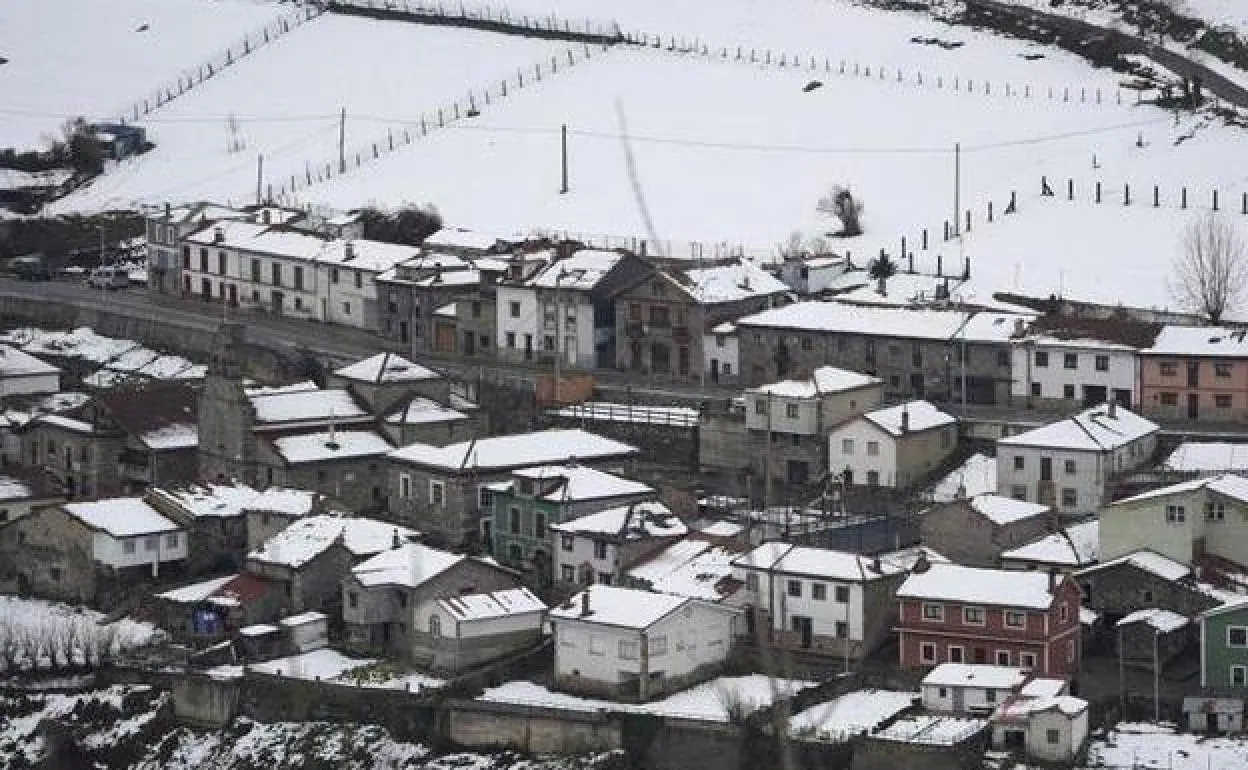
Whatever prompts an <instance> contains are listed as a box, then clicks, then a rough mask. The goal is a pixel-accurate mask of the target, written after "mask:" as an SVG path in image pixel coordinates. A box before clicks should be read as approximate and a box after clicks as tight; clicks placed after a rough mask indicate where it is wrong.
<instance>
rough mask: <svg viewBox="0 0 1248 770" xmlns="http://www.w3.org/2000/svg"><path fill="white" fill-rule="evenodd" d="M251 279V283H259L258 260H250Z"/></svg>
mask: <svg viewBox="0 0 1248 770" xmlns="http://www.w3.org/2000/svg"><path fill="white" fill-rule="evenodd" d="M251 281H252V283H260V260H258V259H253V260H251Z"/></svg>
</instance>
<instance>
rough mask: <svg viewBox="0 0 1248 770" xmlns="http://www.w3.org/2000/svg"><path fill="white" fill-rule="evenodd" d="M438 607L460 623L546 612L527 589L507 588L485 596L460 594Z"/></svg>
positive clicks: (442, 600) (439, 603) (542, 603)
mask: <svg viewBox="0 0 1248 770" xmlns="http://www.w3.org/2000/svg"><path fill="white" fill-rule="evenodd" d="M438 606H439V607H441V608H442V610H443V611H444V612H446V613H447V614H448V615H450V616H451V617H453V618H455V619H456V620H458V621H460V622H471V621H474V620H492V619H494V618H502V617H507V616H509V615H527V614H529V613H534V612H545V611H546V603H545V602H543V601H542V600H541V599H539V598H537V597H536V596H534V595H533V593H532V592H531V591H529V589H527V588H509V589H506V590H503V591H493V592H491V593H485V594H461V595H459V596H452V597H448V598H446V599H441V600H439V601H438Z"/></svg>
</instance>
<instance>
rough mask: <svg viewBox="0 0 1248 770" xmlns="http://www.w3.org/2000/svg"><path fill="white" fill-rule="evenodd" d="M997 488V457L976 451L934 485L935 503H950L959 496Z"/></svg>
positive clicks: (932, 493)
mask: <svg viewBox="0 0 1248 770" xmlns="http://www.w3.org/2000/svg"><path fill="white" fill-rule="evenodd" d="M996 489H997V458H995V457H989V456H988V455H986V454H983V453H980V452H976V453H975V454H973V455H971V456H970V457H968V458H967V460H966V462H964V463H963V464H962V465H961V466H959V467H958V468H955V469H954V470H952V471H950V472H949V474H948V475H946V476H945V477H944V478H943V479H941V480H940V481H938V482H936V484H935V486H933V487H932V491H931V498H932V502H935V503H950V502H953V501H954V500H957V499H958V498H959V497H967V496H969V497H975V496H976V495H982V494H984V493H986V492H995V491H996Z"/></svg>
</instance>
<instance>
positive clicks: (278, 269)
mask: <svg viewBox="0 0 1248 770" xmlns="http://www.w3.org/2000/svg"><path fill="white" fill-rule="evenodd" d="M270 269H271V271H272V273H273V285H274V286H281V285H282V266H281V265H279V264H278V263H276V262H274V263H273V266H272V268H270Z"/></svg>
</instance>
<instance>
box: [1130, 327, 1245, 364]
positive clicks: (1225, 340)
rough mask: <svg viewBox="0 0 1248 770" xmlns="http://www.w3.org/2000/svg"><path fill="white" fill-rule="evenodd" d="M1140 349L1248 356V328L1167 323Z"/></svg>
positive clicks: (1153, 352)
mask: <svg viewBox="0 0 1248 770" xmlns="http://www.w3.org/2000/svg"><path fill="white" fill-rule="evenodd" d="M1140 352H1141V353H1144V354H1148V355H1156V356H1168V355H1173V356H1227V357H1234V358H1245V357H1248V332H1246V331H1244V330H1243V329H1223V328H1220V327H1215V326H1166V327H1164V328H1162V330H1161V334H1158V335H1157V342H1155V343H1154V344H1153V346H1152V347H1151V348H1145V349H1144V350H1142V351H1140Z"/></svg>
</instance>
